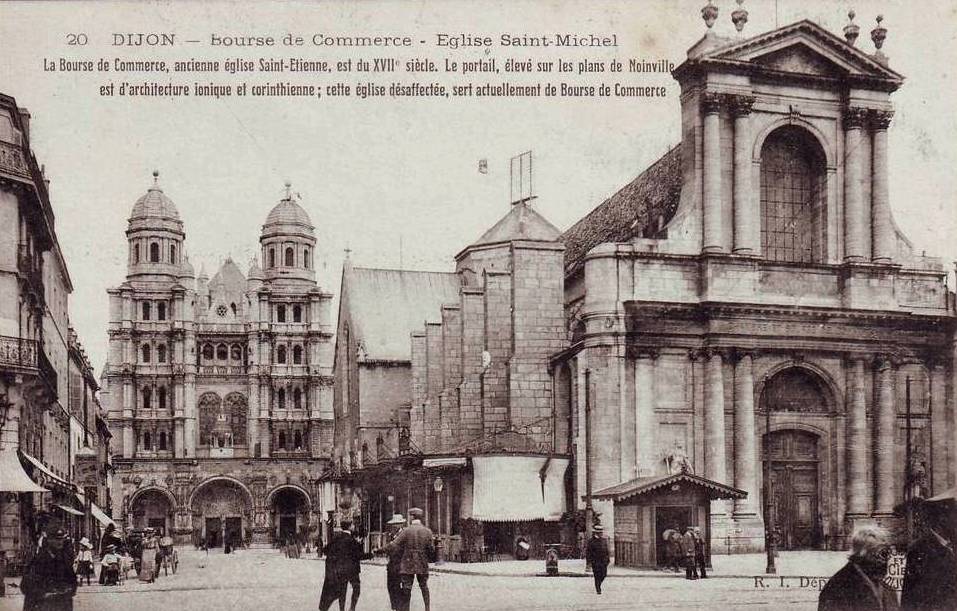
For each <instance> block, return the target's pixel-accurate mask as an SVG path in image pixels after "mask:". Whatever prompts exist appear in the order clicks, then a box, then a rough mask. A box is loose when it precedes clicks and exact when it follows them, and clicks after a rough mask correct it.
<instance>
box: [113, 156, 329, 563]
mask: <svg viewBox="0 0 957 611" xmlns="http://www.w3.org/2000/svg"><path fill="white" fill-rule="evenodd" d="M153 181H154V184H153V185H152V186H150V187H149V189H148V191H147V192H146V193H145V194H144V195H143V196H142V197H140V198H139V199H138V200H137V201H136V203H135V204H134V205H133V210H132V212H131V214H130V217H129V228H128V229H127V232H126V236H127V240H128V243H129V249H128V256H129V260H128V267H127V276H126V280H125V281H124V282H123V283H122V284H120V285H119V286H118V287H116V288H114V289H110V290H109V291H108V293H109V303H110V328H109V354H108V361H107V365H106V368H105V371H104V379H105V384H104V386H105V393H104V404H105V405H107V406H108V409H109V420H110V424H111V427H112V429H113V431H114V434H115V435H116V439H115V441H114V444H113V445H114V451H115V459H114V463H115V466H116V476H115V479H114V486H113V490H112V493H113V506H114V507H115V508H116V511H117V514H116V515H117V517H118V518H119V521H121V522H122V523H123V524H124V525H125V526H132V527H134V528H145V527H154V528H162V529H163V530H164V531H166V532H169V533H171V534H172V536H173V538H174V539H175V540H176V541H177V542H179V543H187V542H192V543H199V542H203V543H205V544H207V545H210V546H221V545H223V544H224V542H227V541H231V542H232V543H233V544H234V545H235V544H236V543H238V542H240V541H243V542H246V543H250V544H269V543H272V542H274V541H276V540H285V539H287V538H289V537H303V536H314V532H313V531H315V530H316V529H317V528H321V526H322V522H323V517H322V516H323V513H322V511H323V506H324V502H323V499H322V492H321V486H322V485H321V483H320V482H319V477H320V475H321V474H322V473H323V472H324V470H325V468H326V466H327V465H328V461H329V454H330V450H331V447H332V412H331V409H332V381H333V380H332V341H331V340H332V329H331V327H330V324H329V315H330V312H329V304H330V302H331V299H332V295H330V294H329V293H325V292H323V291H322V290H321V289H320V287H319V286H318V285H317V283H316V279H315V269H314V268H315V263H314V253H315V252H316V235H315V228H314V226H313V225H312V222H311V220H310V218H309V216H308V214H307V213H306V212H305V210H304V209H303V208H302V206H300V205H299V204H298V203H297V202H296V201H294V200H295V198H294V197H293V195H292V194H291V191H290V189H289V185H288V184H287V190H286V191H287V192H286V196H285V198H283V199H282V201H280V202H279V203H278V204H276V205H275V207H274V208H272V210H271V211H270V212H269V214H268V216H267V217H266V221H265V223H264V224H263V226H262V232H261V235H260V244H261V256H262V262H263V265H262V267H260V265H259V263H258V258H254V259H253V260H252V261H251V262H250V264H249V270H248V272H247V274H246V275H243V273H242V271H241V270H240V269H239V267H238V266H237V265H236V263H235V262H233V261H232V259H230V258H226V259H225V260H224V261H223V263H222V265H221V267H220V269H219V270H218V271H217V272H216V274H215V275H214V276H213V277H212V279H210V278H208V277H207V276H206V274H205V273H204V272H203V271H200V273H199V276H198V277H195V274H194V270H193V267H192V265H191V264H190V262H189V259H188V257H187V256H186V252H185V250H184V246H183V242H184V238H185V233H184V228H183V222H182V221H181V220H180V217H179V213H178V211H177V208H176V206H175V205H174V204H173V202H172V200H170V198H169V197H167V196H166V194H164V192H163V190H162V189H161V188H160V186H159V180H158V175H157V173H154V178H153ZM310 533H312V534H310Z"/></svg>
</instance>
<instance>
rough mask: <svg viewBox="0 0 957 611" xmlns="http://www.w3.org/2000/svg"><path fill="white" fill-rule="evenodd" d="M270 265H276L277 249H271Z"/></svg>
mask: <svg viewBox="0 0 957 611" xmlns="http://www.w3.org/2000/svg"><path fill="white" fill-rule="evenodd" d="M269 267H276V249H275V248H270V249H269Z"/></svg>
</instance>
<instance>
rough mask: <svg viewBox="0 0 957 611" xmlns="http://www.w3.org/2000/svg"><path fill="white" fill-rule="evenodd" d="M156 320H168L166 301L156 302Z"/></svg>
mask: <svg viewBox="0 0 957 611" xmlns="http://www.w3.org/2000/svg"><path fill="white" fill-rule="evenodd" d="M156 320H166V302H164V301H161V302H159V303H158V304H156Z"/></svg>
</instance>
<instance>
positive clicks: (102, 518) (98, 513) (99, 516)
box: [90, 503, 119, 528]
mask: <svg viewBox="0 0 957 611" xmlns="http://www.w3.org/2000/svg"><path fill="white" fill-rule="evenodd" d="M90 513H91V514H93V517H94V518H96V521H97V522H99V523H100V524H102V525H103V526H109V525H110V524H112V525H113V526H116V527H117V528H119V524H117V523H116V522H114V521H113V519H112V518H111V517H110V516H108V515H106V513H105V512H104V511H103V510H102V509H100V508H99V507H97V506H96V503H90Z"/></svg>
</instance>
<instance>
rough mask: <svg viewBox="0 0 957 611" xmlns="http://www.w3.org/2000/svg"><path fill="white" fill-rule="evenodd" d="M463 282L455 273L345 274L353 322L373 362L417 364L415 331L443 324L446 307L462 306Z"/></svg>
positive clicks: (382, 271) (390, 271)
mask: <svg viewBox="0 0 957 611" xmlns="http://www.w3.org/2000/svg"><path fill="white" fill-rule="evenodd" d="M459 286H460V282H459V278H458V276H457V275H456V274H454V273H449V272H420V271H407V270H395V269H368V268H362V267H355V268H352V269H351V270H350V269H345V270H343V291H344V293H346V294H347V295H346V297H347V299H348V305H347V307H348V308H349V312H348V317H349V318H348V320H349V321H350V324H351V328H350V330H351V332H352V335H353V337H354V338H355V339H356V341H358V342H361V343H362V347H363V348H364V350H365V354H366V357H367V358H369V359H372V360H389V361H408V360H410V359H411V352H412V347H411V343H412V340H411V339H410V335H411V334H412V332H413V331H416V330H420V329H421V328H422V327H423V325H424V324H425V322H426V321H427V320H428V321H438V320H440V317H441V316H442V305H443V304H446V303H458V300H459V296H458V295H459Z"/></svg>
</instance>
